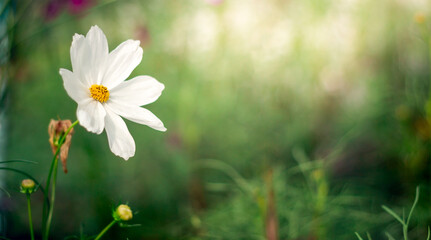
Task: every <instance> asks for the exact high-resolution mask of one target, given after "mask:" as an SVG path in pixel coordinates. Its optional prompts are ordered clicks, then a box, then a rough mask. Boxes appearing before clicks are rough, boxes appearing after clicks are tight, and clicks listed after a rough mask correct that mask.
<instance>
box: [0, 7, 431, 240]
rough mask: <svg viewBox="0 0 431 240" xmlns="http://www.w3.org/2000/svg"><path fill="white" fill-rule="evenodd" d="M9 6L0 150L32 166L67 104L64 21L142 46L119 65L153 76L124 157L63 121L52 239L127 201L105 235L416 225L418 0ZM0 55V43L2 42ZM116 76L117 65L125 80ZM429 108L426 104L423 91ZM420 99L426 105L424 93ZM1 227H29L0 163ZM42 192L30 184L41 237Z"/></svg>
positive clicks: (344, 233)
mask: <svg viewBox="0 0 431 240" xmlns="http://www.w3.org/2000/svg"><path fill="white" fill-rule="evenodd" d="M6 3H7V4H10V5H9V6H10V11H11V13H10V16H9V18H8V36H9V39H10V41H9V43H8V46H9V49H10V52H9V56H10V58H9V60H8V63H7V64H3V66H2V72H4V71H6V72H7V73H8V76H9V80H8V98H7V99H8V109H7V115H6V116H7V122H8V125H7V143H6V144H7V145H6V150H7V152H6V160H8V159H27V160H32V161H36V162H38V164H37V165H33V164H23V163H14V164H13V165H12V164H10V166H11V167H16V168H19V169H22V170H25V171H26V172H28V173H30V174H32V175H33V176H34V177H35V178H37V179H39V180H40V181H41V182H44V181H45V180H46V176H47V172H48V169H49V165H50V161H51V158H52V152H51V149H50V146H49V143H48V135H47V127H48V123H49V121H50V119H51V118H53V119H57V118H61V119H71V120H72V121H74V120H75V119H76V114H75V112H76V107H77V105H76V103H75V102H74V101H73V100H72V99H71V98H69V97H68V95H67V94H66V91H65V90H64V88H63V82H62V79H61V77H60V75H59V73H58V71H59V68H67V69H71V63H70V54H69V50H70V45H71V41H72V36H73V35H74V34H75V33H80V34H86V33H87V32H88V30H89V29H90V27H91V26H93V25H98V26H99V27H100V28H101V29H102V30H103V31H104V33H105V34H106V36H107V38H108V42H109V48H110V50H113V49H114V48H115V47H116V46H117V45H118V44H120V43H121V42H123V41H125V40H127V39H138V40H140V41H141V46H142V47H143V49H144V56H143V59H142V62H141V64H140V65H139V66H138V67H137V68H136V69H135V71H134V72H133V73H132V75H131V77H134V76H138V75H150V76H153V77H155V78H156V79H158V80H159V81H160V82H162V83H163V84H165V87H166V88H165V90H164V91H163V94H162V96H161V97H160V98H159V100H157V101H156V102H155V103H153V104H150V105H149V106H146V107H147V108H148V109H150V110H151V111H152V112H153V113H154V114H156V115H157V116H158V117H159V118H160V119H161V120H162V121H163V122H164V124H165V126H166V127H167V129H168V130H167V132H165V133H162V132H158V131H154V130H153V129H150V128H148V127H146V126H142V125H139V124H135V123H132V122H130V121H126V122H127V125H128V127H129V130H130V131H131V133H132V135H133V137H134V139H135V142H136V146H137V147H136V149H137V150H136V155H135V157H133V158H131V159H129V160H128V161H124V160H123V159H121V158H118V157H116V156H114V155H113V154H112V153H111V152H110V150H109V146H108V141H107V138H106V134H105V133H102V134H101V135H95V134H92V133H89V132H87V131H86V130H85V129H84V128H82V127H76V128H75V134H74V136H73V142H72V145H71V150H70V154H69V160H68V169H69V173H67V174H63V172H61V170H60V172H59V177H58V180H57V184H58V187H57V198H56V208H55V210H54V216H53V224H52V239H63V238H65V237H67V236H79V235H80V232H82V233H84V234H85V235H87V236H94V235H96V234H97V233H98V232H100V230H101V229H102V228H103V227H105V226H106V225H107V224H108V223H109V222H110V221H111V220H112V217H111V211H112V209H113V208H114V207H115V206H117V205H118V204H120V203H129V205H130V206H131V207H132V209H133V210H134V211H135V212H137V213H136V214H135V216H134V219H133V221H132V223H133V224H140V226H137V227H133V228H120V227H118V226H115V227H113V228H112V229H111V230H110V231H109V232H108V234H107V235H106V236H105V239H276V238H271V236H273V235H278V237H279V239H298V240H301V239H304V240H305V239H356V237H355V235H354V232H359V233H360V234H361V235H362V236H365V232H369V233H370V234H371V236H372V237H373V239H387V237H386V235H385V233H386V232H387V233H389V234H391V235H392V236H394V237H395V238H396V239H401V236H402V228H401V225H400V224H399V223H398V222H397V221H396V220H395V219H394V218H393V217H391V216H390V215H389V214H388V213H386V212H385V211H384V210H383V209H382V208H381V205H382V204H384V205H387V206H389V207H391V208H392V209H393V210H394V211H395V212H396V213H398V214H400V215H401V214H402V213H403V208H405V209H406V210H405V211H406V214H407V212H408V210H409V209H410V207H411V204H412V203H413V199H414V196H415V189H416V187H417V186H420V193H421V196H420V199H419V204H418V206H417V208H416V211H415V212H414V214H413V219H412V221H411V223H410V228H409V231H410V236H411V238H412V239H426V235H427V226H428V225H430V223H431V214H430V211H431V206H430V202H431V201H430V200H431V191H430V190H431V188H430V187H431V175H430V173H431V164H430V163H431V161H430V150H431V144H430V143H431V142H430V138H431V127H430V119H431V114H430V113H431V111H430V110H427V102H428V100H429V98H430V95H429V93H430V90H429V89H430V88H431V86H430V78H431V75H430V60H429V59H430V36H431V35H430V33H431V28H430V27H431V25H430V24H431V20H430V18H429V17H430V16H431V15H429V13H430V11H429V9H430V7H431V6H430V3H429V1H426V0H415V1H410V0H396V1H394V0H381V1H375V0H362V1H359V0H345V1H341V0H290V1H283V0H206V1H205V0H189V1H167V0H145V1H144V0H142V1H138V0H122V1H119V0H117V1H103V0H98V1H96V0H93V1H89V0H87V1H85V0H50V1H34V0H19V1H3V4H2V5H4V4H6ZM2 54H6V53H5V52H4V53H2ZM131 77H130V78H131ZM428 105H429V106H431V105H430V104H428ZM428 109H431V107H429V108H428ZM4 173H5V175H4V184H3V185H2V186H3V188H5V189H6V190H7V191H9V192H10V194H11V196H10V197H8V196H6V195H4V196H3V198H2V199H1V207H2V208H1V210H2V212H3V216H4V218H3V219H4V221H3V228H2V229H3V232H2V235H3V236H6V237H8V238H11V239H28V230H27V226H28V220H27V210H26V207H25V197H24V196H23V195H22V194H20V193H19V192H18V186H19V182H20V180H21V179H22V178H23V177H22V176H21V175H17V174H15V173H12V172H4ZM42 200H43V199H42V194H41V193H40V192H38V193H37V194H35V195H34V196H33V202H34V204H33V212H34V213H33V214H34V219H35V223H34V224H35V231H36V233H37V235H38V236H40V231H41V230H40V228H41V223H40V220H39V219H40V215H41V206H42Z"/></svg>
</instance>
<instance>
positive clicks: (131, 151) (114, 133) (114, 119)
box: [105, 109, 136, 160]
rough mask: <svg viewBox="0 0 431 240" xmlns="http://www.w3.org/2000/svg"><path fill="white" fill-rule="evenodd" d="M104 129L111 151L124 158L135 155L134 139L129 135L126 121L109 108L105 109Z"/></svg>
mask: <svg viewBox="0 0 431 240" xmlns="http://www.w3.org/2000/svg"><path fill="white" fill-rule="evenodd" d="M105 122H106V125H105V129H106V135H107V136H108V142H109V148H110V149H111V151H112V152H113V153H114V154H115V155H117V156H119V157H122V158H124V160H127V159H129V158H130V157H133V156H134V155H135V148H136V147H135V140H133V137H132V135H130V132H129V130H128V129H127V126H126V123H125V122H124V121H123V119H121V117H119V116H118V115H116V114H115V113H113V112H111V111H110V110H109V109H106V117H105Z"/></svg>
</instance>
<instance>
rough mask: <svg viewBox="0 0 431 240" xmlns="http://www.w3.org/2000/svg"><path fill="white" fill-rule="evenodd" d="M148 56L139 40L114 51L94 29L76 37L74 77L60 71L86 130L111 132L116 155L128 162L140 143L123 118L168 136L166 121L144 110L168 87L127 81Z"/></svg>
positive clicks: (72, 55)
mask: <svg viewBox="0 0 431 240" xmlns="http://www.w3.org/2000/svg"><path fill="white" fill-rule="evenodd" d="M142 53H143V50H142V48H141V47H140V46H139V41H134V40H127V41H125V42H123V43H121V44H120V45H119V46H118V47H117V48H116V49H114V50H113V51H112V52H109V50H108V41H107V40H106V36H105V34H104V33H103V32H102V30H101V29H100V28H99V27H98V26H93V27H91V29H90V31H88V33H87V36H85V37H84V36H83V35H80V34H75V36H73V41H72V46H71V47H70V58H71V60H72V69H73V72H71V71H69V70H67V69H63V68H61V69H60V74H61V76H62V78H63V82H64V88H65V89H66V91H67V94H69V96H70V97H71V98H72V99H73V100H75V102H77V103H78V109H77V111H76V115H77V117H78V120H79V123H80V124H81V126H83V127H84V128H86V129H87V130H88V131H90V132H93V133H96V134H100V133H102V131H103V129H105V130H106V134H107V136H108V141H109V147H110V148H111V151H112V152H113V153H114V154H115V155H117V156H120V157H122V158H124V159H125V160H127V159H129V157H132V156H134V155H135V141H134V140H133V137H132V135H131V134H130V132H129V130H128V129H127V126H126V123H125V122H124V121H123V119H122V118H121V117H124V118H126V119H129V120H130V121H133V122H136V123H140V124H145V125H147V126H149V127H151V128H154V129H156V130H159V131H166V128H165V127H164V126H163V123H162V121H160V119H158V118H157V117H156V116H155V115H154V114H153V113H152V112H150V111H149V110H147V109H145V108H142V107H140V106H142V105H146V104H149V103H152V102H154V101H156V100H157V98H158V97H159V96H160V95H161V94H162V91H163V89H164V87H165V86H164V85H163V84H162V83H160V82H158V81H157V80H156V79H154V78H152V77H150V76H137V77H134V78H132V79H130V80H128V81H125V80H126V78H127V77H128V76H129V75H130V73H131V72H132V71H133V69H135V67H136V66H137V65H138V64H139V63H140V62H141V59H142ZM120 116H121V117H120Z"/></svg>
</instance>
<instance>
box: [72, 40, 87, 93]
mask: <svg viewBox="0 0 431 240" xmlns="http://www.w3.org/2000/svg"><path fill="white" fill-rule="evenodd" d="M70 60H71V62H72V69H73V72H74V73H75V74H76V76H77V77H78V78H79V80H80V81H81V82H82V83H83V84H84V85H85V86H88V87H89V86H91V74H90V72H91V66H92V64H91V61H90V60H91V57H90V47H89V46H88V43H87V41H86V40H85V37H84V36H82V35H80V34H75V35H74V36H73V41H72V46H71V47H70Z"/></svg>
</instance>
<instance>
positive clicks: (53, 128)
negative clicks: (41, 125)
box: [48, 119, 73, 173]
mask: <svg viewBox="0 0 431 240" xmlns="http://www.w3.org/2000/svg"><path fill="white" fill-rule="evenodd" d="M71 125H72V122H71V121H70V120H58V121H57V120H54V119H51V122H50V123H49V126H48V134H49V144H51V149H52V153H53V154H55V152H56V151H57V148H58V146H59V145H60V140H61V137H62V136H63V135H64V134H65V133H66V131H67V129H68V128H69V127H70V126H71ZM72 135H73V129H71V130H70V132H69V134H67V136H66V139H65V141H64V143H63V145H62V146H61V148H60V153H59V156H60V160H61V163H62V165H63V171H64V173H67V155H68V154H69V148H70V144H71V143H72Z"/></svg>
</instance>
